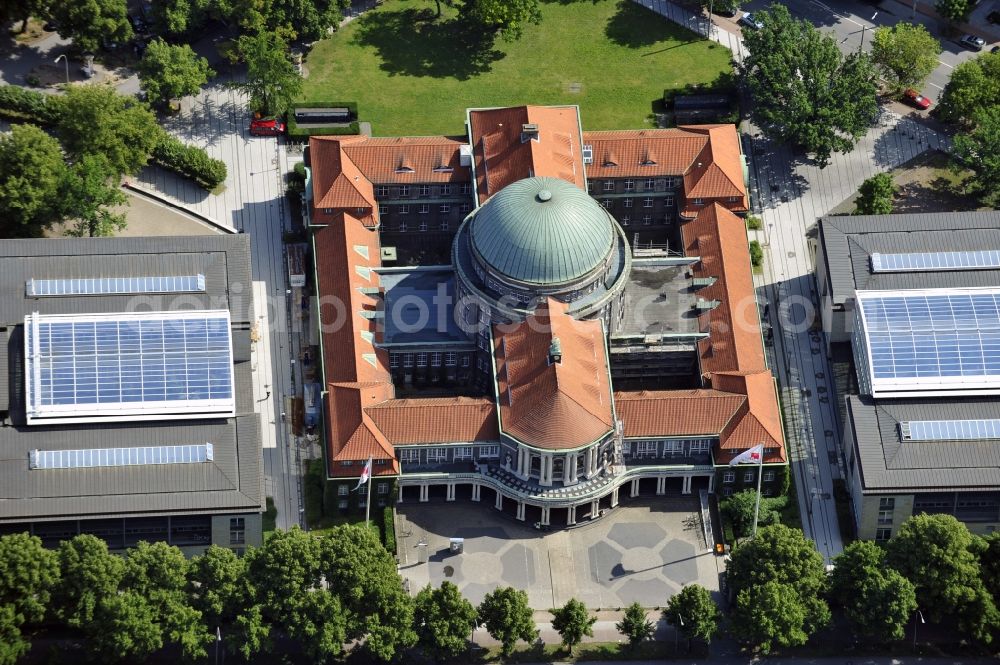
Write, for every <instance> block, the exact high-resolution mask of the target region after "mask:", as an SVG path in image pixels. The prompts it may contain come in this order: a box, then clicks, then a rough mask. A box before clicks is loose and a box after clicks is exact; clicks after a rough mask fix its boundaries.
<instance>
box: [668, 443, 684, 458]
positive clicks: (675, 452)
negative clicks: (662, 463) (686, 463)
mask: <svg viewBox="0 0 1000 665" xmlns="http://www.w3.org/2000/svg"><path fill="white" fill-rule="evenodd" d="M683 454H684V442H683V441H667V442H665V443H664V444H663V456H664V457H680V456H681V455H683Z"/></svg>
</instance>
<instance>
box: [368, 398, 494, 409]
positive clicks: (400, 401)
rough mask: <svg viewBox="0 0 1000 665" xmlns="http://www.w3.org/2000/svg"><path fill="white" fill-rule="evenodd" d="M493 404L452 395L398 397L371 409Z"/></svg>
mask: <svg viewBox="0 0 1000 665" xmlns="http://www.w3.org/2000/svg"><path fill="white" fill-rule="evenodd" d="M494 404H495V402H494V401H493V400H492V399H491V398H487V397H469V396H467V395H453V396H451V397H399V398H396V399H392V400H388V401H385V402H381V403H379V404H374V405H372V406H370V407H368V408H371V409H420V408H424V407H429V406H461V405H470V406H471V405H476V406H480V405H494Z"/></svg>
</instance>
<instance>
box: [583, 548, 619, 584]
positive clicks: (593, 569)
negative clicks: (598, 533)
mask: <svg viewBox="0 0 1000 665" xmlns="http://www.w3.org/2000/svg"><path fill="white" fill-rule="evenodd" d="M587 557H588V558H589V559H590V578H591V579H592V580H594V581H595V582H597V583H598V584H601V585H604V586H608V585H610V584H611V583H612V582H613V581H615V578H614V572H613V571H614V569H615V567H616V566H621V557H622V555H621V552H619V551H618V550H616V549H615V548H613V547H612V546H611V545H610V544H609V543H607V542H606V541H601V542H599V543H594V544H593V545H591V546H590V547H589V548H588V549H587Z"/></svg>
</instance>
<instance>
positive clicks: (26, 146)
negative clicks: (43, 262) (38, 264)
mask: <svg viewBox="0 0 1000 665" xmlns="http://www.w3.org/2000/svg"><path fill="white" fill-rule="evenodd" d="M65 172H66V164H65V163H64V161H63V154H62V149H61V148H60V147H59V142H58V141H56V140H55V139H54V138H52V137H51V136H49V135H48V134H46V133H45V131H44V130H42V129H40V128H38V127H36V126H35V125H12V126H11V130H10V134H0V237H4V238H16V237H21V236H38V235H41V233H42V232H43V231H44V230H45V229H46V228H47V227H48V226H49V225H50V224H52V222H54V221H56V220H57V219H58V218H59V185H60V183H61V182H62V180H63V177H64V174H65Z"/></svg>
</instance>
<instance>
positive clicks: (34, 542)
mask: <svg viewBox="0 0 1000 665" xmlns="http://www.w3.org/2000/svg"><path fill="white" fill-rule="evenodd" d="M58 581H59V561H58V559H57V557H56V553H55V552H53V551H51V550H47V549H45V548H44V547H42V541H41V539H39V538H38V537H37V536H29V535H28V534H27V533H12V534H9V535H6V536H2V537H0V606H2V605H7V606H10V607H12V608H13V610H14V617H15V621H16V622H17V623H18V624H22V623H38V622H39V621H41V620H42V618H44V617H45V612H46V609H47V608H48V605H49V600H50V598H51V595H52V589H53V588H54V587H55V586H56V583H57V582H58Z"/></svg>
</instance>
